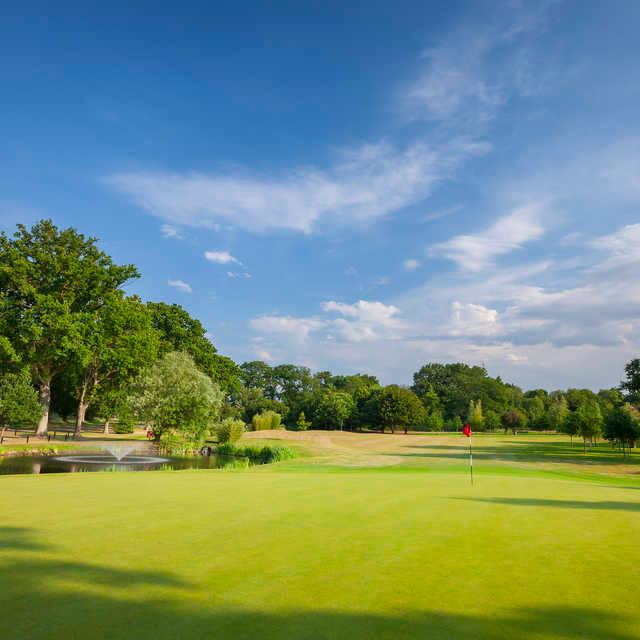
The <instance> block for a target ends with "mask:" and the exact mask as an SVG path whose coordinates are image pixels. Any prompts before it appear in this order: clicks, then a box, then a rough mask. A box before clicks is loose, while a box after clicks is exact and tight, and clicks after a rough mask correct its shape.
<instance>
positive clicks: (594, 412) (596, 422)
mask: <svg viewBox="0 0 640 640" xmlns="http://www.w3.org/2000/svg"><path fill="white" fill-rule="evenodd" d="M575 413H576V415H577V416H578V435H579V436H580V437H581V438H582V441H583V445H584V448H585V450H586V446H587V442H589V443H591V444H593V441H594V440H597V439H598V436H600V434H601V433H602V423H603V420H602V413H601V412H600V406H599V405H598V402H597V401H595V400H588V401H586V402H585V403H584V404H582V405H580V406H579V407H578V408H577V409H576V412H575Z"/></svg>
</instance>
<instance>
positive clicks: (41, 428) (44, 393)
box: [36, 382, 51, 438]
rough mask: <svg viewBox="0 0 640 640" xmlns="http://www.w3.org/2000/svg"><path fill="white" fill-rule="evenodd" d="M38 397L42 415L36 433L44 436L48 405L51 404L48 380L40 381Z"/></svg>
mask: <svg viewBox="0 0 640 640" xmlns="http://www.w3.org/2000/svg"><path fill="white" fill-rule="evenodd" d="M38 399H39V400H40V406H41V407H42V416H41V418H40V420H39V421H38V428H37V429H36V435H37V436H40V437H42V438H44V437H45V436H46V435H47V430H48V428H49V407H50V406H51V384H50V382H41V383H40V387H39V388H38Z"/></svg>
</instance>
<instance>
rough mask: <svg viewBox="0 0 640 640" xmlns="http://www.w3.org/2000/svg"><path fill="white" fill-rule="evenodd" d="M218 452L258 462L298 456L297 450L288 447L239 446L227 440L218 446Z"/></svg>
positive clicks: (262, 462) (264, 462) (276, 460)
mask: <svg viewBox="0 0 640 640" xmlns="http://www.w3.org/2000/svg"><path fill="white" fill-rule="evenodd" d="M216 453H217V454H218V455H221V456H238V457H243V458H249V460H251V461H252V462H256V463H258V464H267V463H269V462H280V461H281V460H289V459H290V458H295V457H296V454H295V452H294V451H292V450H291V449H289V448H288V447H271V446H264V447H257V446H255V445H253V446H252V445H246V446H244V447H238V446H237V445H234V444H232V443H231V442H226V443H224V444H221V445H219V446H218V447H216Z"/></svg>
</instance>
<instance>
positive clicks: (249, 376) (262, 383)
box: [240, 360, 275, 400]
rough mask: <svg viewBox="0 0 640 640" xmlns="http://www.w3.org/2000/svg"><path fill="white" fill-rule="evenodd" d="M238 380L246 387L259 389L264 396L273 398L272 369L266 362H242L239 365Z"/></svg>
mask: <svg viewBox="0 0 640 640" xmlns="http://www.w3.org/2000/svg"><path fill="white" fill-rule="evenodd" d="M240 380H241V382H242V384H243V385H244V386H245V387H247V388H248V389H260V390H261V391H262V392H263V393H264V394H265V397H267V398H270V399H271V400H274V399H275V391H273V389H274V385H273V371H272V369H271V367H270V366H269V365H268V364H267V363H266V362H262V360H252V361H251V362H243V363H242V364H241V365H240Z"/></svg>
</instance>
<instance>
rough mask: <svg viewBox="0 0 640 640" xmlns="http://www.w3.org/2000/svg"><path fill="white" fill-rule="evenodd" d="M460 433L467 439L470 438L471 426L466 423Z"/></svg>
mask: <svg viewBox="0 0 640 640" xmlns="http://www.w3.org/2000/svg"><path fill="white" fill-rule="evenodd" d="M462 433H464V435H465V436H467V438H470V437H471V425H470V424H469V423H468V422H467V424H465V425H464V427H462Z"/></svg>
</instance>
